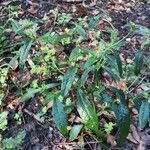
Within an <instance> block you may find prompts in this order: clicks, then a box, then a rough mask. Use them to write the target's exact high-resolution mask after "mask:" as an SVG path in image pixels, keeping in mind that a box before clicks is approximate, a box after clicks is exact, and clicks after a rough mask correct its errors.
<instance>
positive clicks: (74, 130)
mask: <svg viewBox="0 0 150 150" xmlns="http://www.w3.org/2000/svg"><path fill="white" fill-rule="evenodd" d="M82 127H83V125H82V124H79V125H74V126H73V127H72V129H71V131H70V134H69V140H70V141H73V140H75V139H76V138H77V136H78V134H79V133H80V131H81V129H82Z"/></svg>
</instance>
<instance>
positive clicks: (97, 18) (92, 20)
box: [88, 13, 109, 29]
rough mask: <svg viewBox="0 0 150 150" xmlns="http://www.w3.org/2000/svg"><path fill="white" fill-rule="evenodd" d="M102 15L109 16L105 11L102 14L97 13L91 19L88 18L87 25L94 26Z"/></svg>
mask: <svg viewBox="0 0 150 150" xmlns="http://www.w3.org/2000/svg"><path fill="white" fill-rule="evenodd" d="M102 17H105V18H106V17H107V18H108V17H109V16H108V15H107V14H106V13H102V14H99V15H97V16H95V17H93V18H92V19H90V21H89V23H88V26H89V28H90V29H92V28H94V27H95V26H96V24H97V23H98V21H99V20H100V19H101V18H102Z"/></svg>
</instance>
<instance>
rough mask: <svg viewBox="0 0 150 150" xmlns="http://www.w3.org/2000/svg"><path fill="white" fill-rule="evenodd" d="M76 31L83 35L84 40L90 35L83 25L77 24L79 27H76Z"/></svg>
mask: <svg viewBox="0 0 150 150" xmlns="http://www.w3.org/2000/svg"><path fill="white" fill-rule="evenodd" d="M76 32H77V33H78V34H80V35H81V36H82V37H83V39H84V40H86V39H88V36H87V34H86V32H85V30H84V29H83V27H81V26H77V27H76Z"/></svg>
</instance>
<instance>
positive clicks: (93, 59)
mask: <svg viewBox="0 0 150 150" xmlns="http://www.w3.org/2000/svg"><path fill="white" fill-rule="evenodd" d="M95 62H97V58H96V57H95V56H91V57H89V58H88V60H87V61H86V63H85V64H84V69H88V68H89V67H91V66H92V65H93V64H94V63H95Z"/></svg>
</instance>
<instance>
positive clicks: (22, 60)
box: [19, 40, 32, 68]
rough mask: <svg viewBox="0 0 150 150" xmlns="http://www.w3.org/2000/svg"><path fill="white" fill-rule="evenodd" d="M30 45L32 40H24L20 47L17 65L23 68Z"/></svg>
mask: <svg viewBox="0 0 150 150" xmlns="http://www.w3.org/2000/svg"><path fill="white" fill-rule="evenodd" d="M31 45H32V40H31V41H27V42H25V44H24V45H23V46H22V47H21V48H20V51H21V54H20V59H19V63H20V64H19V65H20V67H21V68H23V67H24V65H25V62H26V60H27V58H28V54H29V51H30V48H31Z"/></svg>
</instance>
